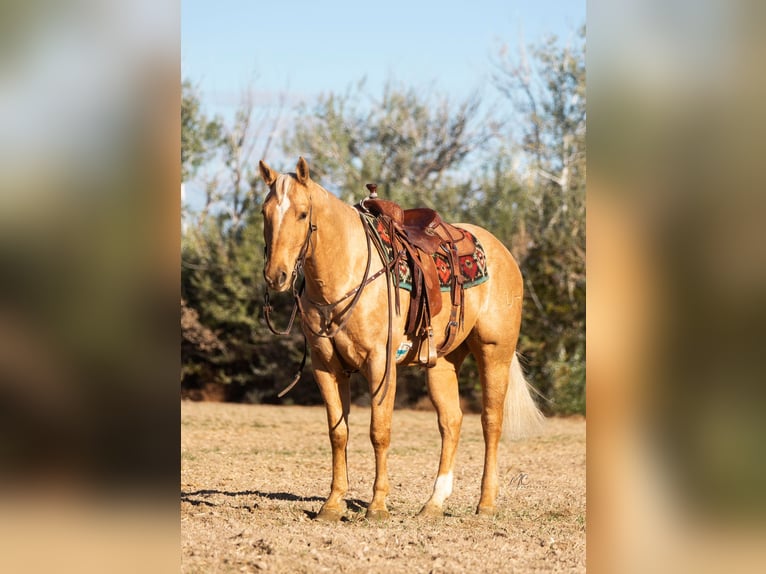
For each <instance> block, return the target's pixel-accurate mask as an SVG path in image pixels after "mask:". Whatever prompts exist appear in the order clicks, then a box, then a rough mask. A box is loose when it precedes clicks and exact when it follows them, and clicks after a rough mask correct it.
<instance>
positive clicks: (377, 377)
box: [367, 361, 396, 520]
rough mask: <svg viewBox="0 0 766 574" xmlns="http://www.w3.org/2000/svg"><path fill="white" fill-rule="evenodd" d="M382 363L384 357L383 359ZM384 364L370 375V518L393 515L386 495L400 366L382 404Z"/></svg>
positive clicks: (379, 518)
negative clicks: (372, 453)
mask: <svg viewBox="0 0 766 574" xmlns="http://www.w3.org/2000/svg"><path fill="white" fill-rule="evenodd" d="M381 363H382V361H381ZM384 367H385V365H384V364H381V365H380V368H371V369H369V373H368V376H367V380H368V381H370V394H371V396H372V413H371V418H370V441H371V442H372V448H373V450H374V451H375V484H374V485H373V492H372V501H370V505H369V506H368V507H367V519H368V520H385V519H387V518H389V517H390V514H389V512H388V509H387V508H386V497H387V496H388V493H389V490H390V486H389V482H388V447H389V445H390V444H391V419H392V417H393V411H394V398H395V396H396V369H391V371H390V372H389V377H390V379H389V384H388V390H387V392H386V395H385V397H383V402H382V404H378V403H379V402H380V399H381V395H382V393H383V389H384V388H385V385H383V386H381V381H382V379H383V373H384Z"/></svg>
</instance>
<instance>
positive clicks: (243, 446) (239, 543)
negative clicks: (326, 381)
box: [181, 402, 585, 574]
mask: <svg viewBox="0 0 766 574" xmlns="http://www.w3.org/2000/svg"><path fill="white" fill-rule="evenodd" d="M181 413H182V439H181V532H182V556H183V558H182V560H183V561H182V570H183V571H184V572H255V571H259V570H267V571H271V572H385V573H387V574H393V573H398V572H408V573H409V572H424V573H431V572H434V573H435V572H540V571H546V572H549V571H566V572H584V571H585V421H584V420H583V419H552V420H549V421H548V423H547V425H546V429H545V431H544V433H543V434H542V435H541V436H539V437H536V438H533V439H528V440H525V441H521V442H515V443H507V444H506V443H503V444H501V447H500V476H501V483H502V486H501V491H500V495H499V497H498V501H497V502H498V514H497V515H496V516H495V517H494V518H491V519H487V518H479V517H477V516H475V515H474V509H475V506H476V504H477V502H478V499H479V482H480V479H481V470H482V464H483V452H484V443H483V439H482V434H481V424H480V421H479V417H478V415H466V416H465V419H464V422H463V431H462V435H461V441H460V448H459V451H458V457H457V463H456V469H455V490H454V493H453V495H452V496H451V497H450V499H449V500H448V501H447V504H446V510H447V516H446V517H445V518H443V519H439V520H433V519H430V520H427V519H419V518H416V517H415V514H416V513H417V512H418V511H419V510H420V507H421V505H422V504H423V502H425V500H426V499H427V498H428V496H429V494H430V492H431V487H432V484H433V479H434V477H435V473H436V467H437V464H438V457H439V445H440V442H439V433H438V430H437V427H436V417H435V414H434V413H428V412H417V411H408V410H402V411H396V412H395V413H394V432H393V437H392V443H391V444H392V446H391V451H390V455H389V471H390V478H391V486H392V492H391V495H390V497H389V504H388V506H389V510H390V511H391V515H392V518H391V520H390V521H388V522H385V523H370V522H368V521H367V520H365V519H364V510H365V504H366V501H368V500H369V498H370V495H371V492H372V481H373V477H374V460H373V455H372V447H371V445H370V442H369V439H368V422H369V412H368V409H364V408H354V409H353V410H352V412H351V440H350V442H349V448H348V456H349V479H350V491H349V494H348V497H347V500H348V506H349V508H348V511H347V513H346V519H345V520H344V521H343V522H341V523H338V524H326V523H321V522H315V521H312V520H311V518H312V517H313V516H314V514H315V513H316V512H317V511H318V510H319V507H320V506H321V504H322V501H323V497H324V496H326V495H327V494H328V492H329V485H330V476H331V470H330V445H329V440H328V438H327V427H326V419H325V414H324V409H323V408H321V407H281V406H265V405H233V404H222V403H192V402H183V403H182V407H181Z"/></svg>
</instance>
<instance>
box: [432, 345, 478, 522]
mask: <svg viewBox="0 0 766 574" xmlns="http://www.w3.org/2000/svg"><path fill="white" fill-rule="evenodd" d="M466 354H467V349H466V348H465V347H460V348H459V349H458V350H457V351H455V352H453V353H452V354H451V355H449V356H447V357H444V358H442V359H439V360H438V361H437V362H436V365H435V366H434V367H432V368H430V369H428V371H427V381H428V393H429V395H430V396H431V402H432V403H433V404H434V407H435V408H436V414H437V417H438V422H439V433H440V434H441V437H442V452H441V458H440V459H439V472H438V473H437V476H436V482H435V483H434V490H433V493H432V494H431V498H429V499H428V502H426V503H425V505H424V506H423V508H422V509H421V511H420V515H421V516H442V515H443V514H444V510H443V505H444V501H445V500H446V499H447V497H448V496H449V495H450V494H452V484H453V480H454V474H453V467H454V464H455V454H456V453H457V445H458V441H459V439H460V426H461V424H462V422H463V412H462V411H461V410H460V396H459V395H458V384H457V372H458V370H459V369H460V365H461V364H462V362H463V359H465V357H466Z"/></svg>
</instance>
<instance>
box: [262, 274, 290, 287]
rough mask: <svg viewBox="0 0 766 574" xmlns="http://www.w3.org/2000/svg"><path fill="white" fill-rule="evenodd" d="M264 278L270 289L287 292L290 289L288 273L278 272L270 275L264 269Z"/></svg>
mask: <svg viewBox="0 0 766 574" xmlns="http://www.w3.org/2000/svg"><path fill="white" fill-rule="evenodd" d="M263 278H264V279H265V280H266V285H268V286H269V289H273V290H274V291H286V290H287V288H288V284H287V272H285V271H282V270H277V271H276V272H274V273H268V272H267V271H266V270H265V269H264V271H263Z"/></svg>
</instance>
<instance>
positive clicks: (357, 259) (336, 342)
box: [259, 157, 542, 521]
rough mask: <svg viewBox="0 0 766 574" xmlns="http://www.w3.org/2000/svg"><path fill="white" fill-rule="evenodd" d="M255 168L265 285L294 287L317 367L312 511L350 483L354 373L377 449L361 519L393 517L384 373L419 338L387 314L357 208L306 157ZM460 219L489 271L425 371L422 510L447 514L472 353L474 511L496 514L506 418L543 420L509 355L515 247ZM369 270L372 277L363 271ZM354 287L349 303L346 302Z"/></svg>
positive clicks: (436, 327)
mask: <svg viewBox="0 0 766 574" xmlns="http://www.w3.org/2000/svg"><path fill="white" fill-rule="evenodd" d="M259 171H260V175H261V177H262V178H263V181H264V182H265V183H266V185H267V186H268V190H269V191H268V194H267V195H266V197H265V199H264V200H263V203H262V212H263V217H264V239H265V246H266V247H265V262H264V270H263V276H264V278H265V281H266V284H267V291H266V292H267V293H268V290H269V289H271V290H273V291H275V292H284V291H287V290H289V289H290V288H291V287H292V288H293V292H294V294H295V297H296V303H297V304H298V305H299V308H300V311H301V312H300V318H301V326H302V328H303V331H304V334H305V336H306V338H307V339H306V340H307V343H308V347H309V352H310V356H311V365H312V370H313V375H314V378H315V380H316V383H317V385H318V387H319V390H320V393H321V395H322V398H323V400H324V403H325V407H326V411H327V425H328V428H329V435H330V444H331V446H332V482H331V486H330V494H329V496H328V497H327V499H326V500H325V502H324V503H323V505H322V506H321V508H320V510H319V512H318V514H317V515H316V519H319V520H329V521H338V520H340V519H341V518H342V517H343V514H344V510H345V499H344V497H345V495H346V493H347V491H348V475H347V457H346V445H347V441H348V435H349V430H348V417H349V410H350V398H349V394H350V393H349V377H350V373H352V372H356V371H358V372H360V373H361V374H362V375H363V376H364V377H365V378H366V380H367V382H368V384H369V386H370V393H371V396H372V397H373V400H372V401H371V403H372V405H371V417H370V440H371V442H372V447H373V450H374V453H375V481H374V484H373V493H372V500H371V501H370V503H369V505H368V507H367V511H366V518H367V519H368V520H385V519H388V518H390V513H389V511H388V509H387V507H386V498H387V496H388V494H389V491H390V484H389V479H388V470H387V453H388V449H389V445H390V439H391V425H392V416H393V409H394V397H395V394H396V370H395V369H392V370H391V372H389V369H388V365H389V362H390V361H391V360H392V359H391V357H390V356H389V355H390V354H391V353H392V352H394V351H393V350H396V349H400V348H407V345H416V344H417V343H418V341H416V340H413V338H412V336H411V335H407V334H406V333H405V317H403V316H402V313H399V314H396V315H394V316H393V317H391V313H390V312H389V308H390V307H389V297H390V290H391V285H390V283H391V282H390V281H389V279H388V277H386V276H383V277H381V276H380V275H382V273H380V272H381V271H382V270H383V269H384V267H385V265H386V262H385V261H383V258H382V257H381V255H380V254H378V253H377V252H376V251H375V250H372V251H371V250H370V248H369V244H368V243H367V235H366V232H365V229H364V222H363V221H362V219H361V218H360V215H359V211H358V210H357V209H355V208H354V207H353V206H351V205H348V204H346V203H344V202H343V201H341V200H340V199H339V198H338V197H336V196H335V195H334V194H332V193H330V192H329V191H327V190H326V189H325V188H323V187H322V186H321V185H319V184H318V183H316V182H315V181H313V180H312V179H311V176H310V173H309V165H308V163H307V162H306V160H305V159H304V158H303V157H300V159H299V160H298V163H297V166H296V169H295V172H294V173H278V172H276V171H274V170H272V169H271V168H270V167H269V166H268V165H267V164H266V163H265V162H264V161H263V160H261V161H260V162H259ZM455 225H456V226H457V227H459V228H462V229H465V230H468V231H469V232H470V233H472V234H473V235H474V236H475V237H476V238H477V239H478V240H479V241H480V243H481V245H482V246H483V247H484V250H485V252H486V260H487V271H488V280H487V281H485V282H483V283H481V284H480V285H476V286H474V287H472V288H470V289H466V290H465V293H464V301H463V305H464V308H463V317H462V322H461V324H460V327H459V329H458V331H457V336H455V337H453V339H452V342H451V344H450V345H449V348H446V349H443V352H442V353H440V355H441V356H440V357H439V358H438V359H437V360H436V363H435V365H434V366H433V367H431V368H428V369H426V379H427V387H428V393H429V396H430V399H431V401H432V403H433V405H434V407H435V410H436V414H437V421H438V427H439V431H440V434H441V456H440V458H439V466H438V471H437V475H436V479H435V481H434V486H433V491H432V493H431V496H430V498H429V499H428V500H427V501H426V502H425V504H424V505H423V507H422V509H421V510H420V513H419V514H420V515H422V516H434V517H436V516H443V515H444V503H445V501H446V499H447V498H448V497H449V496H450V494H451V493H452V489H453V477H454V462H455V454H456V451H457V446H458V439H459V436H460V428H461V424H462V419H463V413H462V410H461V408H460V401H459V395H458V371H459V369H460V366H461V364H462V363H463V361H464V359H465V358H466V357H467V356H468V354H469V353H471V354H473V356H474V357H475V359H476V362H477V365H478V368H479V373H480V380H481V388H482V411H481V424H482V430H483V434H484V442H485V453H484V471H483V475H482V479H481V495H480V499H479V503H478V506H477V507H476V513H477V514H480V515H488V516H491V515H494V514H495V512H496V498H497V494H498V488H499V481H498V462H497V449H498V443H499V440H500V438H501V433H502V430H503V425H504V419H505V422H506V427H510V426H513V427H514V428H513V430H512V433H513V434H515V435H520V436H523V434H524V433H525V431H526V430H528V429H530V428H534V427H535V426H536V425H538V424H539V423H540V422H541V421H542V415H541V413H540V411H539V410H538V408H537V406H536V405H535V403H534V401H533V399H532V396H531V394H530V387H529V385H528V383H527V381H526V380H525V378H524V375H523V372H522V369H521V366H520V365H519V360H518V357H517V354H516V344H517V341H518V337H519V328H520V324H521V303H522V296H523V281H522V276H521V271H520V270H519V267H518V265H517V263H516V261H515V260H514V258H513V256H512V255H511V254H510V252H509V251H508V250H507V249H506V248H505V246H503V244H502V243H501V242H500V241H499V240H498V239H497V238H495V237H494V236H493V235H492V234H490V233H489V232H488V231H486V230H485V229H483V228H481V227H478V226H476V225H470V224H455ZM301 271H302V273H303V277H304V288H303V290H302V291H301V292H299V291H298V290H297V289H296V288H295V281H296V278H297V275H298V274H299V272H301ZM376 273H379V274H380V275H379V278H378V279H374V280H370V277H373V276H374V275H375V274H376ZM365 278H367V280H366V281H365ZM387 283H389V284H388V285H387ZM394 288H398V286H395V287H394ZM351 293H353V294H354V301H353V305H352V304H351V303H349V294H351ZM442 296H443V297H444V302H443V303H444V304H443V305H442V310H441V311H440V312H439V313H438V314H437V315H436V316H435V317H434V318H433V322H432V326H433V331H434V333H435V334H436V335H435V336H436V339H437V341H436V342H437V343H438V344H439V345H443V344H444V342H445V335H444V334H443V333H444V332H445V330H446V328H447V323H448V321H449V318H448V312H447V311H446V309H449V308H450V300H449V293H444V294H443V295H442ZM399 297H400V299H401V308H402V309H406V308H407V302H408V298H409V297H410V294H409V292H408V291H406V290H401V291H400V292H399ZM387 316H388V317H389V319H390V320H391V321H393V323H392V325H391V328H390V330H389V332H386V329H385V328H381V325H383V324H385V321H386V317H387ZM388 336H393V341H387V337H388ZM391 343H392V344H391ZM402 344H405V346H404V347H402ZM410 355H411V354H410ZM397 362H398V363H399V364H404V365H407V364H414V362H415V358H413V357H410V356H409V355H408V356H407V357H404V358H403V360H400V361H397ZM389 378H390V379H391V382H392V384H391V386H390V388H389V389H384V388H383V387H384V385H383V381H384V379H389ZM504 415H505V416H504Z"/></svg>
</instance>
